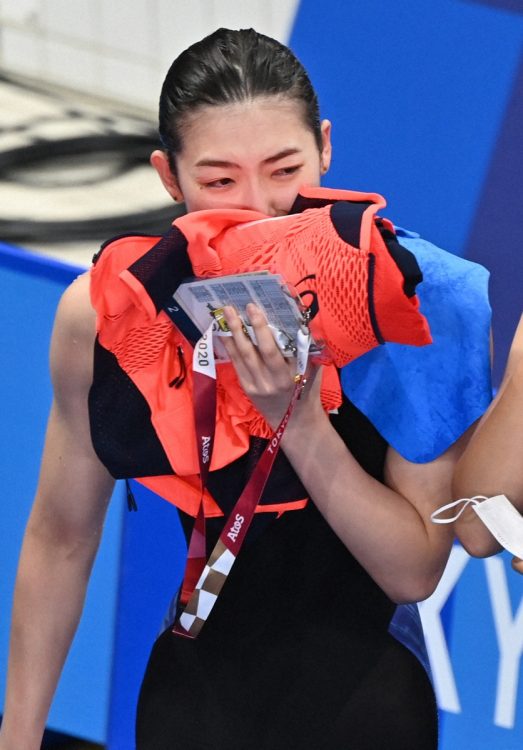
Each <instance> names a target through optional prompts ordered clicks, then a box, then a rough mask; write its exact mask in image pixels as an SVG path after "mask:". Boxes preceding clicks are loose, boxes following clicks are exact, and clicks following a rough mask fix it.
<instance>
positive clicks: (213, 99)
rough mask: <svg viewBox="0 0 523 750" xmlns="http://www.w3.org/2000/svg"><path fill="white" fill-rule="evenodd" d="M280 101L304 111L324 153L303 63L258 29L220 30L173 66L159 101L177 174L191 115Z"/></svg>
mask: <svg viewBox="0 0 523 750" xmlns="http://www.w3.org/2000/svg"><path fill="white" fill-rule="evenodd" d="M267 96H279V97H282V98H284V99H286V100H289V101H296V102H297V103H298V104H299V105H300V106H301V111H302V117H303V122H304V124H305V126H306V127H307V128H308V129H309V130H310V131H311V132H312V133H313V135H314V138H315V140H316V143H317V146H318V150H320V151H321V148H322V137H321V128H320V114H319V107H318V98H317V96H316V92H315V91H314V88H313V87H312V84H311V82H310V79H309V76H308V75H307V72H306V71H305V68H304V67H303V65H302V64H301V63H300V61H299V60H298V59H297V58H296V57H295V56H294V54H293V53H292V52H291V50H290V49H289V48H288V47H286V46H285V45H284V44H281V43H280V42H278V41H276V40H275V39H272V38H271V37H268V36H265V35H264V34H260V33H258V32H257V31H254V29H241V30H239V31H233V30H231V29H218V30H217V31H215V32H214V33H212V34H210V35H209V36H207V37H205V38H204V39H202V40H201V41H199V42H196V43H195V44H193V45H191V46H190V47H188V48H187V49H186V50H185V51H184V52H182V53H181V54H180V55H179V57H177V58H176V60H175V61H174V62H173V64H172V65H171V67H170V68H169V71H168V73H167V76H166V78H165V81H164V83H163V87H162V92H161V95H160V118H159V119H160V123H159V130H160V140H161V143H162V146H163V148H164V149H165V150H166V152H167V154H168V156H169V163H170V166H171V169H172V171H173V172H175V158H174V157H175V156H176V154H178V153H180V152H181V150H182V148H183V135H184V124H185V123H186V122H187V115H190V114H194V113H196V112H197V111H198V109H200V108H203V107H206V106H220V105H224V104H236V103H240V102H244V101H252V100H253V99H255V98H256V97H267Z"/></svg>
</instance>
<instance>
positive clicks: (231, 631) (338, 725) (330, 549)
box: [90, 389, 437, 750]
mask: <svg viewBox="0 0 523 750" xmlns="http://www.w3.org/2000/svg"><path fill="white" fill-rule="evenodd" d="M96 401H97V396H96V389H95V391H94V392H93V393H92V394H91V399H90V407H91V416H92V418H93V415H94V413H95V411H96ZM128 413H129V412H128ZM105 416H107V414H106V415H105ZM332 421H333V424H334V426H335V428H336V430H337V431H338V432H339V434H340V435H341V436H342V438H343V440H344V441H345V443H346V444H347V446H348V448H349V450H351V452H352V453H353V455H354V456H355V458H356V459H357V460H358V461H359V462H360V464H361V465H362V466H363V468H364V469H365V470H366V471H367V472H368V473H369V474H371V475H372V476H374V477H376V478H377V479H379V480H381V479H382V473H383V464H384V458H385V452H386V447H387V446H386V444H385V442H384V441H383V439H382V438H381V437H380V436H379V434H378V433H377V432H376V430H375V429H374V428H373V427H372V425H371V424H370V422H368V420H367V419H366V418H365V417H363V415H362V414H361V413H360V412H359V411H357V410H356V409H355V408H354V407H353V406H352V405H351V404H350V403H349V402H347V401H345V402H344V404H343V406H342V407H341V409H340V412H339V414H338V415H337V416H333V417H332ZM104 424H105V429H107V424H108V420H107V419H105V420H104ZM92 426H93V425H92ZM99 434H100V430H98V431H97V428H96V425H95V426H94V430H93V442H94V445H95V448H96V447H97V435H99ZM113 439H114V438H109V439H107V434H105V446H104V452H105V456H107V455H108V454H110V453H111V452H112V451H111V450H110V445H111V442H113ZM126 439H128V435H127V438H126ZM131 442H132V441H131ZM158 450H160V446H159V444H158ZM253 452H256V453H258V452H259V446H258V445H257V444H256V441H255V442H254V444H253ZM132 454H133V451H132V449H130V446H129V445H127V447H126V460H127V461H129V475H130V476H133V475H136V474H135V473H134V474H133V471H132V470H131V468H132ZM143 456H144V454H143V452H142V453H141V456H140V462H142V463H143ZM164 460H165V458H164V456H161V455H157V456H156V458H155V457H154V456H153V455H152V454H151V453H150V454H149V458H148V461H149V469H150V470H151V472H150V473H151V474H152V473H154V471H153V470H154V466H153V464H154V463H155V462H157V463H158V468H159V469H160V467H162V471H165V464H164ZM137 462H138V458H137ZM252 464H253V462H252V461H251V460H250V458H249V455H247V456H246V457H245V458H244V459H243V460H241V461H240V462H238V463H237V465H234V466H232V467H229V468H227V469H223V470H220V471H217V472H213V474H212V475H211V479H210V482H209V487H210V489H211V491H212V493H213V496H214V497H215V498H216V500H217V502H218V503H219V504H220V506H221V507H222V508H223V509H224V510H226V508H230V507H231V505H232V504H233V502H234V501H235V499H236V497H237V496H238V494H239V492H240V491H241V489H242V487H243V484H244V483H245V481H246V478H247V476H248V474H249V472H250V470H252ZM142 468H143V467H142ZM284 486H286V487H287V493H286V494H287V495H288V496H289V495H291V496H293V495H294V496H297V497H300V496H303V494H300V493H301V492H302V488H301V487H300V486H299V482H298V481H297V478H296V476H295V475H294V472H292V469H291V468H290V466H289V465H288V463H287V461H286V459H285V456H283V454H281V458H280V459H279V462H278V466H277V468H276V471H275V473H274V475H273V476H272V477H271V487H270V488H269V491H270V493H273V492H277V491H279V490H280V489H281V488H283V487H284ZM185 521H187V519H185ZM221 523H223V519H215V520H212V521H211V522H209V523H208V526H209V546H211V545H212V544H213V542H214V540H215V538H216V537H217V535H218V533H219V526H220V525H221ZM185 525H186V526H188V525H189V524H187V523H186V524H185ZM251 532H252V533H251ZM394 609H395V605H394V604H393V603H392V602H391V601H390V600H389V599H388V597H387V596H386V595H385V594H384V593H383V591H382V590H381V589H380V588H379V587H378V586H377V585H376V584H375V583H374V581H373V580H372V579H371V578H370V576H369V575H368V574H367V573H366V572H365V570H364V569H363V568H362V567H361V566H360V565H359V563H358V562H357V561H356V560H355V559H354V557H353V556H352V555H351V554H350V552H349V551H348V550H347V548H346V547H345V546H344V545H343V544H342V543H341V542H340V540H339V539H338V538H337V536H336V535H335V534H334V532H333V531H332V529H331V528H330V527H329V526H328V524H327V523H326V522H325V521H324V519H323V517H322V516H321V514H320V513H319V511H318V510H317V509H316V507H315V506H314V504H313V503H312V502H309V504H308V506H307V507H306V509H305V510H302V511H291V512H287V513H285V514H284V515H283V516H282V517H281V518H279V519H276V518H275V517H274V516H273V515H272V514H260V515H258V516H257V517H256V518H255V520H254V522H253V528H252V529H251V531H250V532H249V536H248V540H247V543H246V545H245V546H244V548H243V549H242V551H241V553H240V556H239V558H238V560H237V562H236V564H235V565H234V566H233V569H232V571H231V574H230V576H229V579H228V581H227V583H226V585H225V587H224V589H223V591H222V593H221V595H220V597H219V599H218V602H217V604H216V605H215V607H214V609H213V611H212V614H211V615H210V617H209V619H208V621H207V623H206V624H205V626H204V628H203V630H202V632H201V634H200V636H199V637H198V638H197V640H187V639H185V638H181V637H179V636H175V635H173V634H172V632H171V630H170V629H168V630H166V631H165V632H164V633H163V635H161V636H160V638H159V639H158V640H157V642H156V643H155V645H154V648H153V651H152V654H151V657H150V661H149V664H148V667H147V671H146V674H145V678H144V681H143V685H142V690H141V694H140V700H139V705H138V715H137V750H177V748H180V750H247V749H248V748H249V749H250V748H253V749H255V750H294V749H296V750H298V749H299V750H321V749H323V748H324V749H325V750H381V749H382V748H383V749H384V750H385V749H387V750H390V749H395V748H398V750H400V749H401V750H435V748H436V747H437V712H436V705H435V700H434V695H433V692H432V688H431V686H430V682H429V680H428V678H427V675H426V673H425V670H424V669H423V667H422V666H421V664H420V663H419V662H418V660H417V659H416V658H415V657H414V656H413V655H412V654H411V652H410V651H409V650H407V649H406V648H405V647H404V646H403V645H401V644H400V643H399V642H398V641H397V640H396V639H395V638H393V637H392V636H391V635H390V634H389V632H388V626H389V622H390V619H391V617H392V615H393V612H394Z"/></svg>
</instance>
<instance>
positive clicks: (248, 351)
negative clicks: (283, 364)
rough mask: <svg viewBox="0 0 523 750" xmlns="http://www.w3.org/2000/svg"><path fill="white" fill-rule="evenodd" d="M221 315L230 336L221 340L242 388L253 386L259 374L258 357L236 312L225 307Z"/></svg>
mask: <svg viewBox="0 0 523 750" xmlns="http://www.w3.org/2000/svg"><path fill="white" fill-rule="evenodd" d="M223 313H224V316H225V320H226V321H227V325H228V327H229V330H230V332H231V336H229V337H226V338H224V339H223V342H224V345H225V347H226V349H227V353H228V355H229V357H230V359H231V362H232V363H233V364H234V366H235V368H236V371H237V373H238V376H239V377H240V380H242V381H243V385H244V387H245V386H248V385H250V384H254V383H255V382H256V381H257V380H259V378H260V374H261V366H262V363H261V360H260V356H259V354H258V352H257V351H256V347H255V346H254V344H253V343H252V341H251V339H250V338H249V336H248V335H247V334H246V333H245V330H244V325H243V321H242V320H241V318H240V316H239V315H238V313H237V311H236V310H235V309H234V308H233V307H230V306H226V307H224V308H223Z"/></svg>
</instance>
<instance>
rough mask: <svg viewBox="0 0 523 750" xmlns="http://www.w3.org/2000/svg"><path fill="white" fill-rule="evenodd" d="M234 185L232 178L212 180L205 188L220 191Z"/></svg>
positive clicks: (205, 184)
mask: <svg viewBox="0 0 523 750" xmlns="http://www.w3.org/2000/svg"><path fill="white" fill-rule="evenodd" d="M232 183H233V180H232V179H231V178H230V177H221V178H220V179H219V180H211V181H210V182H205V183H204V185H203V187H206V188H214V189H220V188H225V187H228V186H229V185H232Z"/></svg>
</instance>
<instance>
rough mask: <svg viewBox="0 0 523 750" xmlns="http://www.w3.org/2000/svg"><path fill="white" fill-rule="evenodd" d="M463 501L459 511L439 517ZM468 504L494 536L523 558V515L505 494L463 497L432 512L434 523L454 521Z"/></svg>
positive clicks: (510, 550) (514, 553)
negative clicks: (447, 516) (448, 516)
mask: <svg viewBox="0 0 523 750" xmlns="http://www.w3.org/2000/svg"><path fill="white" fill-rule="evenodd" d="M460 503H463V507H462V508H460V510H459V512H458V513H456V514H455V515H454V516H452V517H451V518H437V516H439V515H440V514H441V513H444V512H445V511H447V510H450V509H451V508H455V507H457V506H458V505H459V504H460ZM467 505H472V508H473V510H474V512H475V513H476V514H477V515H478V516H479V517H480V519H481V520H482V521H483V523H484V524H485V526H486V527H487V529H488V530H489V531H490V533H491V534H492V536H493V537H494V538H495V539H496V540H497V541H498V542H499V543H500V544H501V546H502V547H504V548H505V549H506V550H508V551H509V552H510V553H511V554H513V555H516V557H520V558H523V516H522V515H521V514H520V513H519V512H518V511H517V510H516V508H515V507H514V506H513V505H512V503H511V502H510V500H509V499H508V497H506V496H505V495H495V496H494V497H484V496H483V495H476V496H475V497H471V498H462V499H461V500H455V501H454V502H453V503H448V504H447V505H443V506H442V507H441V508H438V510H435V511H434V513H432V514H431V516H430V518H431V521H432V522H433V523H453V521H456V520H457V519H458V518H459V517H460V515H461V514H462V513H463V511H464V510H465V508H466V507H467Z"/></svg>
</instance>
